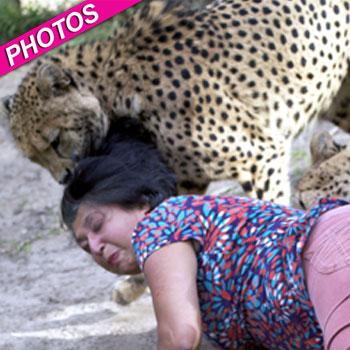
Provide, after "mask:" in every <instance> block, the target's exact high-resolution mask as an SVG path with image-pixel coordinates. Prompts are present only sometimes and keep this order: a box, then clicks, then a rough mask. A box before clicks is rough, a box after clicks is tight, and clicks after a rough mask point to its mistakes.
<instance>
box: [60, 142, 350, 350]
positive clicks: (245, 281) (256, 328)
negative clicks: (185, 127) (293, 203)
mask: <svg viewBox="0 0 350 350" xmlns="http://www.w3.org/2000/svg"><path fill="white" fill-rule="evenodd" d="M128 142H129V141H128ZM128 142H126V143H125V142H121V143H120V142H119V143H116V144H114V145H112V146H110V147H107V148H108V149H109V152H107V153H108V154H106V155H103V154H100V155H99V156H97V157H92V158H88V159H85V160H83V161H81V162H80V163H79V165H78V168H77V169H76V171H75V174H74V175H73V179H72V180H71V182H70V184H69V185H68V186H67V188H66V189H65V192H64V196H63V199H62V205H61V209H62V214H63V219H64V221H65V222H66V224H67V225H68V227H70V228H71V230H72V231H73V233H74V237H75V239H76V240H77V242H78V244H79V245H80V246H81V247H82V248H83V249H84V250H86V251H87V252H88V253H89V254H91V255H92V257H93V259H94V260H95V261H96V262H97V263H98V264H99V265H101V266H102V267H104V268H105V269H107V270H109V271H111V272H114V273H117V274H135V273H139V272H140V271H144V273H145V275H146V278H147V281H148V284H149V287H150V289H151V293H152V298H153V304H154V309H155V313H156V318H157V325H158V326H157V330H158V349H161V350H163V349H164V350H168V349H198V348H199V346H200V339H201V334H202V332H204V333H205V334H206V335H207V336H208V337H209V338H210V339H211V340H212V341H213V342H214V344H216V345H217V346H219V347H220V348H223V349H246V348H247V346H251V345H254V346H256V347H259V346H263V347H266V348H268V349H282V350H288V349H291V350H292V349H293V350H295V349H303V350H304V349H323V347H324V348H325V349H327V350H328V349H329V350H345V349H349V346H350V206H349V205H346V204H347V203H346V202H344V201H339V200H328V201H327V200H322V201H321V202H320V203H319V205H317V206H315V207H314V208H313V209H311V210H310V211H308V212H306V213H305V212H303V211H301V210H297V209H291V208H287V207H284V206H280V205H277V204H274V203H268V202H263V201H259V200H256V199H250V198H239V197H221V198H220V197H215V196H180V197H171V198H168V197H169V196H170V195H172V194H173V193H174V191H175V182H174V177H173V175H172V173H171V172H170V171H169V169H168V168H167V167H166V166H165V165H164V163H163V162H162V160H161V158H160V157H159V156H158V154H157V151H156V150H155V149H153V148H151V147H148V146H146V145H145V144H143V145H142V144H141V143H140V144H138V146H137V145H135V144H132V145H129V146H128V145H127V143H128ZM111 150H113V152H111ZM167 198H168V199H167Z"/></svg>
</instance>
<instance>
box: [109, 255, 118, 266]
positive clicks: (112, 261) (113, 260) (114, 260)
mask: <svg viewBox="0 0 350 350" xmlns="http://www.w3.org/2000/svg"><path fill="white" fill-rule="evenodd" d="M118 257H119V253H118V252H114V253H113V254H111V255H110V256H109V257H108V259H107V263H108V265H110V266H115V265H116V264H117V262H118Z"/></svg>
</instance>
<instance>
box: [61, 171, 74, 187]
mask: <svg viewBox="0 0 350 350" xmlns="http://www.w3.org/2000/svg"><path fill="white" fill-rule="evenodd" d="M72 175H73V174H72V172H71V171H70V170H69V169H65V170H64V171H63V172H62V175H61V178H60V179H59V181H58V182H59V184H60V185H65V184H67V183H68V181H69V180H70V179H71V178H72Z"/></svg>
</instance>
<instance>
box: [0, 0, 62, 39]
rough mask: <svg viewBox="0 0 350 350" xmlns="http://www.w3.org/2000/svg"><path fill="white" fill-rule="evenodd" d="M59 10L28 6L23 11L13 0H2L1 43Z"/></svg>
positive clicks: (47, 18)
mask: <svg viewBox="0 0 350 350" xmlns="http://www.w3.org/2000/svg"><path fill="white" fill-rule="evenodd" d="M59 12H60V11H58V12H55V11H50V10H47V9H45V8H28V9H26V11H25V12H22V11H21V10H20V9H19V8H18V7H17V6H16V5H15V3H14V2H13V1H10V0H0V45H3V44H5V43H6V42H8V41H10V40H12V39H14V38H16V37H17V36H19V35H21V34H23V33H25V32H27V31H28V30H30V29H32V28H34V27H36V26H38V25H39V24H41V23H43V22H45V21H47V20H49V19H50V18H52V17H54V16H56V15H57V13H59Z"/></svg>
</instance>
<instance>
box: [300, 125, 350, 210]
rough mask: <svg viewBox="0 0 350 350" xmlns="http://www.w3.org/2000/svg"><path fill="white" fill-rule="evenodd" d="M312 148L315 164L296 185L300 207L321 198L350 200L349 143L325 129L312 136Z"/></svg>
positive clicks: (307, 206) (308, 206)
mask: <svg viewBox="0 0 350 350" xmlns="http://www.w3.org/2000/svg"><path fill="white" fill-rule="evenodd" d="M310 151H311V156H312V166H311V168H310V169H309V170H308V171H307V172H306V173H305V174H304V175H303V176H302V178H301V179H300V180H299V183H298V186H297V198H298V199H299V203H300V205H301V207H303V208H304V209H305V208H310V207H311V206H312V205H313V204H315V203H316V201H317V200H319V199H320V198H322V197H337V198H340V199H344V200H346V201H350V168H349V165H350V144H348V145H342V144H339V143H338V142H336V141H334V138H333V137H332V135H331V134H330V133H329V132H328V131H323V132H321V133H319V134H316V135H315V136H314V137H313V139H312V141H311V145H310Z"/></svg>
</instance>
